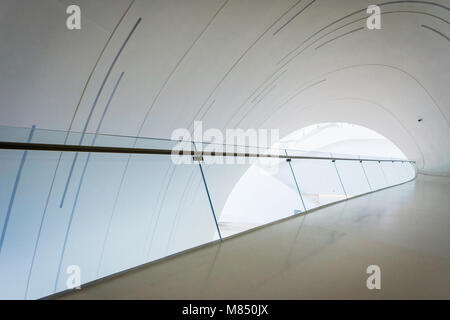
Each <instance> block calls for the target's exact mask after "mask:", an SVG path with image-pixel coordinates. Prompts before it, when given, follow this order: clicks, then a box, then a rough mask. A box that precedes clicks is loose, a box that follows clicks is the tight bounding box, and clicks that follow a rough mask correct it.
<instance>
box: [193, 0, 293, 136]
mask: <svg viewBox="0 0 450 320" xmlns="http://www.w3.org/2000/svg"><path fill="white" fill-rule="evenodd" d="M301 1H302V0H299V1H297V2H296V3H295V4H294V5H293V6H291V7H290V8H289V9H288V10H287V11H285V12H284V13H283V14H282V15H281V16H280V17H279V18H278V19H276V20H275V21H274V22H273V23H272V24H271V25H270V26H269V27H268V28H267V29H266V30H265V31H264V32H263V33H262V34H261V35H260V36H259V37H258V38H257V39H256V40H255V41H254V42H253V43H252V44H251V45H250V46H249V47H248V48H247V50H245V51H244V53H243V54H242V55H241V56H240V57H239V58H238V59H237V60H236V61H235V62H234V63H233V65H232V66H231V68H230V69H229V70H228V71H227V72H226V73H225V74H224V75H223V77H222V79H221V80H220V81H219V82H218V83H217V85H216V86H215V87H214V89H213V90H212V91H211V93H210V94H209V95H208V97H207V98H206V99H205V102H204V103H203V104H202V105H201V107H200V108H199V109H198V111H197V112H196V113H195V115H194V117H193V119H192V121H191V122H190V125H189V128H192V125H193V123H194V121H195V120H197V117H198V116H199V115H200V113H201V111H202V109H203V108H204V107H205V105H206V103H207V102H208V100H209V99H210V98H211V97H212V96H213V95H214V93H215V92H216V90H217V89H218V88H219V87H220V85H221V84H222V83H223V82H224V80H225V79H226V78H227V76H228V75H229V74H230V73H231V72H232V71H233V70H234V68H235V67H236V66H237V65H238V64H239V62H241V61H242V59H243V58H244V57H245V55H246V54H247V53H248V52H249V51H250V50H251V49H252V48H253V47H254V46H255V45H256V44H257V43H258V41H259V40H260V39H261V38H262V37H264V36H265V35H266V34H267V32H269V30H270V29H272V27H273V26H274V25H276V24H277V23H278V22H279V21H280V20H281V19H282V18H283V17H284V16H285V15H286V14H288V13H289V12H290V11H291V10H292V9H293V8H295V7H296V6H297V5H298V4H299V3H300V2H301ZM208 111H209V109H206V110H205V111H204V112H203V114H202V115H201V116H200V118H199V119H200V120H202V119H203V118H204V117H205V115H206V114H207V113H208Z"/></svg>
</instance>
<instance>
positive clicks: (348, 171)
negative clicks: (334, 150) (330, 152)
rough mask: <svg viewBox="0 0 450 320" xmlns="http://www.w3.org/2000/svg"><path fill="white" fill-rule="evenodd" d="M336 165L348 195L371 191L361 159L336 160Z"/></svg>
mask: <svg viewBox="0 0 450 320" xmlns="http://www.w3.org/2000/svg"><path fill="white" fill-rule="evenodd" d="M336 167H337V168H338V170H339V175H340V177H341V179H342V183H343V185H344V189H345V192H346V194H347V196H348V197H353V196H356V195H359V194H363V193H366V192H370V187H369V184H368V181H367V178H366V175H365V174H364V170H363V168H362V165H361V163H360V162H359V161H342V160H341V161H340V160H336Z"/></svg>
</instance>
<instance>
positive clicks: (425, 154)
mask: <svg viewBox="0 0 450 320" xmlns="http://www.w3.org/2000/svg"><path fill="white" fill-rule="evenodd" d="M69 3H70V4H73V3H75V4H79V5H80V6H81V8H82V29H81V30H80V31H69V30H67V29H66V28H65V19H66V17H67V15H66V13H65V9H66V6H67V5H68V4H69ZM379 3H381V2H379ZM130 4H132V5H131V7H130V9H129V11H127V12H126V9H127V8H128V6H129V5H130ZM369 4H375V3H374V1H366V0H364V1H362V0H345V1H331V0H316V1H272V0H239V1H237V0H229V1H223V0H222V1H210V0H189V1H186V0H178V1H175V0H171V1H167V0H166V1H163V0H159V1H156V0H154V1H144V0H136V1H135V2H131V1H130V0H115V1H111V0H97V1H95V3H94V2H93V1H87V0H85V1H51V0H42V1H39V2H38V1H31V0H28V1H27V0H2V1H1V2H0V12H1V13H0V14H1V17H0V37H1V39H2V40H1V41H2V50H0V75H1V76H0V77H1V81H0V83H1V86H0V124H1V125H12V126H26V127H29V126H31V125H32V124H35V125H37V127H38V128H53V129H62V130H69V129H70V130H78V131H81V130H83V127H84V126H85V124H86V121H87V119H88V115H89V112H90V110H91V108H92V106H93V103H94V100H95V96H96V95H97V93H98V92H99V89H100V86H101V83H102V81H103V80H104V79H105V75H106V73H107V71H108V68H109V66H110V65H111V63H112V61H113V59H114V57H115V55H116V54H117V52H118V50H119V48H120V46H121V45H122V43H123V42H124V41H125V39H126V37H127V36H128V34H129V33H130V30H131V29H132V28H133V26H134V25H135V24H136V22H137V20H138V18H142V21H141V23H140V24H139V25H138V26H137V28H136V31H135V32H134V33H133V35H132V36H131V38H130V40H129V42H128V43H127V44H126V46H125V48H124V50H123V52H122V54H121V55H120V57H119V58H118V60H117V63H116V64H115V66H114V68H113V69H112V71H111V74H110V77H109V78H108V79H107V81H106V85H105V87H104V90H103V91H102V92H101V95H100V98H99V100H98V103H97V105H96V106H95V108H94V110H93V113H92V118H91V119H90V121H89V123H88V131H90V132H94V131H95V130H96V127H97V125H98V122H99V120H100V117H101V115H102V112H103V109H104V106H105V104H106V101H107V99H108V97H109V94H110V93H111V91H112V88H113V86H114V84H115V82H116V80H117V78H118V77H119V75H120V73H121V72H125V74H124V78H123V80H122V82H121V84H120V86H119V88H118V91H117V93H116V95H115V97H114V100H113V101H112V104H111V106H110V108H109V110H108V113H107V114H106V116H105V120H104V122H103V124H102V127H101V130H100V132H102V133H113V134H126V135H140V136H151V137H170V134H171V132H172V130H173V129H175V128H180V127H190V126H191V124H192V122H193V120H194V119H197V120H203V121H204V127H216V128H225V127H234V126H240V127H243V128H246V127H275V128H280V129H281V130H282V136H283V135H284V134H287V133H290V132H292V131H294V130H296V129H298V128H302V127H304V126H307V125H309V124H313V123H317V122H333V121H345V122H352V123H356V124H360V125H363V126H366V127H369V128H371V129H374V130H376V131H378V132H380V133H381V134H383V135H385V136H386V137H388V138H389V139H391V140H392V141H393V142H394V143H396V144H397V145H398V146H399V147H400V148H401V149H402V151H403V152H404V153H405V154H406V155H407V156H408V157H409V158H410V159H411V160H416V161H418V165H419V168H420V169H421V171H422V172H426V173H430V174H443V175H449V174H450V150H449V149H450V147H449V146H450V143H449V140H450V139H449V138H450V129H449V119H450V103H449V101H450V93H449V91H448V83H449V82H450V60H449V59H448V56H449V41H448V39H446V38H445V37H444V36H442V35H440V34H438V33H436V32H434V31H432V30H430V29H427V28H425V27H423V26H422V25H425V26H427V27H430V28H433V29H435V30H438V31H440V32H441V33H443V34H444V35H446V36H447V38H448V20H449V11H448V8H447V7H448V1H444V0H434V1H391V2H384V5H381V9H382V13H383V14H382V30H367V29H362V30H359V31H355V32H353V33H349V34H347V35H345V34H346V33H348V32H350V31H352V30H355V29H357V28H361V27H364V26H365V19H364V18H365V17H366V16H367V14H366V13H365V8H367V6H368V5H369ZM302 9H304V10H303V11H302ZM358 10H363V11H360V12H357V11H358ZM300 11H301V12H300ZM124 12H126V14H125V16H124V17H123V20H122V21H121V23H120V24H119V25H118V26H117V30H116V31H115V32H114V34H113V36H112V38H111V41H110V42H108V43H107V40H108V37H109V36H110V34H111V33H112V32H113V30H114V28H115V27H116V25H117V24H118V22H119V21H120V19H121V17H122V15H123V14H124ZM299 12H300V13H299ZM355 12H357V13H355ZM297 13H299V14H298V15H297ZM352 13H354V14H353V15H350V14H352ZM294 16H295V18H294V19H292V20H291V21H290V22H289V23H288V24H287V25H285V26H284V27H283V28H282V29H281V30H279V29H280V28H281V27H282V26H283V25H284V24H285V23H286V22H288V21H289V20H290V19H291V18H293V17H294ZM346 16H348V17H346ZM343 17H346V18H344V19H341V18H343ZM336 21H337V22H336ZM353 21H355V22H353ZM326 26H328V27H327V28H324V27H326ZM277 30H279V31H278V32H277ZM274 33H276V34H275V35H274ZM336 37H338V38H337V39H335V38H336ZM333 39H335V40H333ZM330 40H332V41H330ZM327 41H330V42H327ZM105 44H107V46H106V49H105V51H104V53H103V54H102V55H101V52H102V48H103V47H104V46H105ZM299 45H300V47H299V49H297V50H296V51H294V52H293V53H292V54H290V55H289V56H288V57H287V58H285V59H283V57H285V56H286V55H287V54H288V53H289V52H291V51H292V50H293V49H295V48H296V47H298V46H299ZM297 53H298V55H297ZM99 57H100V59H99V62H98V64H97V66H96V67H94V66H95V64H96V61H97V59H98V58H99ZM291 58H293V59H291ZM282 59H283V60H282ZM91 72H93V73H92V77H91V78H90V80H89V81H88V79H89V76H90V73H91ZM87 81H88V84H87V87H86V91H85V93H84V94H83V88H84V86H85V84H86V82H87ZM258 96H259V98H257V99H255V97H258ZM80 97H81V104H80V106H79V107H78V108H77V105H78V101H79V100H80ZM261 98H262V100H260V99H261ZM259 100H260V101H259ZM252 101H253V102H252ZM258 101H259V102H258ZM418 118H423V119H424V120H423V121H422V122H420V123H419V122H418V121H417V119H418Z"/></svg>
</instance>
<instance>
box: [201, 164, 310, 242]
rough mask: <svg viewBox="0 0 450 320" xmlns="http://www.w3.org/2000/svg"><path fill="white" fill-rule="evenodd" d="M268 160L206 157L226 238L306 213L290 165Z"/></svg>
mask: <svg viewBox="0 0 450 320" xmlns="http://www.w3.org/2000/svg"><path fill="white" fill-rule="evenodd" d="M268 160H269V159H268V158H266V159H259V160H257V159H256V158H242V157H238V158H227V159H223V158H218V157H215V158H212V157H205V162H204V164H203V165H202V166H203V168H204V172H205V178H206V181H207V183H208V188H209V192H210V195H211V200H212V203H213V207H214V210H215V213H216V215H217V219H218V222H219V227H220V231H221V233H222V237H227V236H230V235H233V234H236V233H239V232H242V231H245V230H248V229H251V228H254V227H257V226H260V225H263V224H267V223H269V222H272V221H276V220H279V219H282V218H285V217H288V216H291V215H294V214H296V213H300V212H303V211H304V209H303V205H302V202H301V198H300V195H299V193H298V190H297V187H296V184H295V181H294V179H293V176H292V172H291V170H290V167H289V163H288V162H287V161H286V160H285V159H270V160H271V161H268ZM214 161H219V163H218V162H214ZM220 161H224V162H226V161H236V163H234V164H233V163H224V164H220ZM249 162H251V163H249Z"/></svg>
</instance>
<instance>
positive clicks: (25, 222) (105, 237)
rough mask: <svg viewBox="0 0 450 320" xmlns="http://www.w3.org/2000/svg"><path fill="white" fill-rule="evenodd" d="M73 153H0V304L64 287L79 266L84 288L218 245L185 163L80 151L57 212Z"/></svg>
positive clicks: (197, 178) (198, 183) (204, 200)
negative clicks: (191, 250)
mask: <svg viewBox="0 0 450 320" xmlns="http://www.w3.org/2000/svg"><path fill="white" fill-rule="evenodd" d="M74 155H75V153H73V152H68V153H61V152H49V151H28V152H26V159H25V161H22V159H23V156H24V151H8V150H1V151H0V163H1V165H0V175H1V176H0V188H1V192H0V208H1V209H2V210H1V211H0V212H1V216H0V218H1V220H0V223H1V224H0V227H1V228H2V229H0V230H5V235H4V241H3V245H2V248H1V251H0V283H1V286H0V299H23V298H28V299H34V298H41V297H44V296H47V295H50V294H53V293H55V292H59V291H62V290H66V289H67V286H66V282H67V279H68V277H69V275H70V274H68V272H71V270H72V272H73V270H75V269H76V268H79V270H80V272H81V282H82V284H83V283H86V282H90V281H92V280H95V279H98V278H99V277H103V276H106V275H109V274H112V273H116V272H119V271H122V270H125V269H129V268H131V267H134V266H137V265H140V264H143V263H146V262H149V261H153V260H155V259H158V258H161V257H164V256H167V255H170V254H173V253H175V252H179V251H182V250H185V249H188V248H192V247H195V246H198V245H201V244H204V243H206V242H210V241H213V240H216V239H218V232H217V228H216V224H215V222H214V218H213V215H212V210H211V207H210V204H209V201H208V197H207V193H206V189H205V187H204V184H203V180H202V177H201V172H200V169H199V165H198V164H195V163H192V161H191V157H184V158H185V159H187V160H188V161H186V162H187V163H185V164H177V165H175V164H174V163H173V162H172V159H171V157H170V156H167V155H127V154H104V153H91V154H89V153H78V157H77V159H76V161H75V165H74V168H73V170H72V178H71V180H70V183H69V185H68V188H67V195H66V198H65V201H64V203H63V205H62V206H61V198H62V194H63V193H64V189H65V185H66V182H67V178H68V175H69V172H70V169H71V166H72V163H73V162H74V161H73V160H74ZM22 162H23V165H21V163H22ZM19 173H20V174H19ZM13 195H14V196H13ZM8 208H11V210H9V209H8ZM7 213H8V214H9V219H6V214H7ZM6 220H8V221H6ZM6 222H7V223H6ZM71 266H72V267H71ZM71 268H72V269H71ZM73 268H75V269H73Z"/></svg>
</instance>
